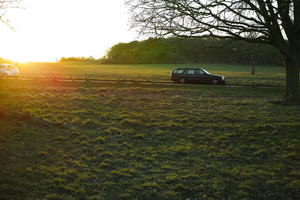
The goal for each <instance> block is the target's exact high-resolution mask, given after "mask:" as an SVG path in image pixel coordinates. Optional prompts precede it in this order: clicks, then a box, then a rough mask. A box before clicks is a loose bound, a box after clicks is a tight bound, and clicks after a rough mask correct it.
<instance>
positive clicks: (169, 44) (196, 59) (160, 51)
mask: <svg viewBox="0 0 300 200" xmlns="http://www.w3.org/2000/svg"><path fill="white" fill-rule="evenodd" d="M100 62H101V63H107V64H144V63H157V64H159V63H222V64H259V65H281V64H282V56H281V55H280V53H279V52H278V51H277V50H276V49H275V48H273V47H271V46H269V45H266V44H250V43H247V42H244V41H233V40H228V39H204V38H186V39H180V38H159V39H155V38H149V39H148V40H144V41H133V42H129V43H119V44H116V45H114V46H113V47H112V48H111V49H110V50H109V51H108V52H107V54H106V55H105V56H104V57H103V58H102V59H101V60H100Z"/></svg>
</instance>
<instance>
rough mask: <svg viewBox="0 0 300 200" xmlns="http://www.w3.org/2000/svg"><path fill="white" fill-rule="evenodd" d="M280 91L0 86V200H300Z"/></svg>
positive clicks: (299, 133)
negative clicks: (278, 102)
mask: <svg viewBox="0 0 300 200" xmlns="http://www.w3.org/2000/svg"><path fill="white" fill-rule="evenodd" d="M70 67H71V66H70ZM91 67H95V66H91ZM109 67H111V66H108V68H109ZM119 67H120V68H121V66H119ZM116 68H118V67H116ZM145 68H146V67H145ZM158 68H159V67H158ZM152 69H153V68H152ZM159 69H160V68H159ZM78 70H79V69H78ZM145 70H147V69H145ZM107 71H109V70H108V69H107ZM135 71H136V70H135ZM128 73H129V72H128ZM223 73H229V72H225V71H224V72H223ZM264 76H265V77H267V78H270V77H268V76H267V75H266V74H264ZM272 76H273V75H272ZM283 92H284V88H277V87H226V86H214V85H177V84H169V85H159V84H138V83H131V84H122V83H118V82H116V83H90V82H87V83H80V82H52V81H25V80H0V158H1V159H0V169H1V171H0V199H5V200H10V199H11V200H12V199H13V200H15V199H22V200H24V199H25V200H26V199H28V200H29V199H42V200H46V199H72V200H73V199H74V200H77V199H87V200H89V199H103V200H115V199H138V200H144V199H166V200H169V199H170V200H171V199H174V200H175V199H176V200H177V199H183V200H186V199H190V200H192V199H193V200H194V199H204V200H211V199H218V200H219V199H280V200H282V199H283V200H284V199H287V200H288V199H294V200H296V199H299V197H300V193H299V187H300V181H299V179H300V167H299V166H300V160H299V152H300V109H299V108H300V107H299V106H282V105H278V104H274V103H272V101H273V100H277V99H279V98H280V97H281V95H282V94H283Z"/></svg>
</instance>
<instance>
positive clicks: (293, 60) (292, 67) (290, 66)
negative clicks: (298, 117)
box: [283, 56, 300, 104]
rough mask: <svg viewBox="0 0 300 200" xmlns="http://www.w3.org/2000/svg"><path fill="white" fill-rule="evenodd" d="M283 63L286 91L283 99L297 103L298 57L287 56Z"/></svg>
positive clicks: (299, 98)
mask: <svg viewBox="0 0 300 200" xmlns="http://www.w3.org/2000/svg"><path fill="white" fill-rule="evenodd" d="M284 63H285V69H286V92H285V96H284V98H283V101H284V102H286V103H291V104H295V103H296V104H299V103H300V90H299V58H297V57H296V56H295V57H291V56H287V57H286V58H285V61H284Z"/></svg>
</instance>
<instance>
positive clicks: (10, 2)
mask: <svg viewBox="0 0 300 200" xmlns="http://www.w3.org/2000/svg"><path fill="white" fill-rule="evenodd" d="M20 1H21V0H0V21H1V22H2V23H4V24H6V25H7V26H9V27H10V28H12V27H11V26H10V24H9V21H8V20H7V19H6V18H5V14H6V12H7V10H8V9H11V8H17V7H18V5H19V3H20Z"/></svg>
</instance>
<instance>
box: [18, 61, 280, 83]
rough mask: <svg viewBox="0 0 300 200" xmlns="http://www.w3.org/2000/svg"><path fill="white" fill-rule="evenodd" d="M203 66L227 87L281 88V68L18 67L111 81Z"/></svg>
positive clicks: (159, 77)
mask: <svg viewBox="0 0 300 200" xmlns="http://www.w3.org/2000/svg"><path fill="white" fill-rule="evenodd" d="M188 66H197V67H203V68H204V69H206V70H208V71H209V72H211V73H215V74H221V75H224V76H226V80H227V83H229V84H242V85H266V86H284V85H285V75H284V68H283V67H280V66H257V67H256V75H255V76H253V75H250V71H251V67H250V66H244V65H211V64H205V65H199V64H196V65H192V64H191V65H179V64H176V65H173V64H170V65H167V64H163V65H155V64H148V65H145V64H144V65H96V64H78V63H65V64H63V63H32V64H22V65H20V70H21V72H22V74H23V75H30V76H38V75H47V76H48V75H49V74H60V76H62V77H65V78H70V77H72V78H78V77H81V78H82V77H84V78H97V79H112V80H142V81H169V77H170V72H171V71H172V70H173V69H174V68H177V67H188Z"/></svg>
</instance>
